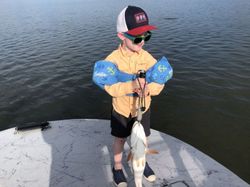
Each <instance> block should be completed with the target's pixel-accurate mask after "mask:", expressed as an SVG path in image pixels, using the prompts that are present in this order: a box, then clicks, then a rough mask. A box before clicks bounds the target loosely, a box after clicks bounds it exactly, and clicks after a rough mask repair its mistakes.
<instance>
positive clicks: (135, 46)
mask: <svg viewBox="0 0 250 187" xmlns="http://www.w3.org/2000/svg"><path fill="white" fill-rule="evenodd" d="M118 37H119V38H120V39H121V40H122V41H123V47H124V48H126V49H127V50H129V51H131V52H139V51H140V50H141V49H142V47H143V46H144V43H145V42H144V40H145V41H148V40H149V39H150V37H151V33H150V32H146V33H144V34H142V35H140V36H137V37H135V36H131V35H128V34H126V33H118Z"/></svg>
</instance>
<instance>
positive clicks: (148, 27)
mask: <svg viewBox="0 0 250 187" xmlns="http://www.w3.org/2000/svg"><path fill="white" fill-rule="evenodd" d="M155 29H157V27H156V26H153V25H144V26H141V27H137V28H135V29H132V30H129V31H128V32H127V33H128V34H130V35H133V36H136V35H140V34H143V33H145V32H147V31H151V30H155Z"/></svg>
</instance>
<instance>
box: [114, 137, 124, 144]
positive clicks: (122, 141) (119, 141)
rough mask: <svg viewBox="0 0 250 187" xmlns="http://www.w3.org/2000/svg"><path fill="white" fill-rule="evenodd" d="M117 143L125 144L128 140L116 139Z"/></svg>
mask: <svg viewBox="0 0 250 187" xmlns="http://www.w3.org/2000/svg"><path fill="white" fill-rule="evenodd" d="M115 142H117V143H119V144H124V143H125V142H126V138H118V137H115Z"/></svg>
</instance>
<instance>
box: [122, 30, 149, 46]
mask: <svg viewBox="0 0 250 187" xmlns="http://www.w3.org/2000/svg"><path fill="white" fill-rule="evenodd" d="M151 35H152V33H151V32H150V31H148V32H146V33H144V34H143V35H139V36H132V35H130V34H128V33H126V32H125V33H124V36H125V37H126V38H128V39H130V40H131V41H132V42H133V43H134V44H139V43H141V42H142V40H144V41H145V42H147V41H149V39H150V38H151Z"/></svg>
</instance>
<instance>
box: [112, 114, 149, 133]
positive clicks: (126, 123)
mask: <svg viewBox="0 0 250 187" xmlns="http://www.w3.org/2000/svg"><path fill="white" fill-rule="evenodd" d="M135 121H136V117H131V116H129V117H128V118H126V117H125V116H123V115H121V114H119V113H117V112H116V111H115V110H114V109H112V112H111V134H112V135H113V136H115V137H119V138H127V137H128V136H130V134H131V129H132V127H133V124H134V122H135ZM141 123H142V126H143V127H144V131H145V135H146V136H147V137H148V136H149V135H150V109H148V110H147V111H146V112H145V113H144V114H143V115H142V121H141Z"/></svg>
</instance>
